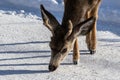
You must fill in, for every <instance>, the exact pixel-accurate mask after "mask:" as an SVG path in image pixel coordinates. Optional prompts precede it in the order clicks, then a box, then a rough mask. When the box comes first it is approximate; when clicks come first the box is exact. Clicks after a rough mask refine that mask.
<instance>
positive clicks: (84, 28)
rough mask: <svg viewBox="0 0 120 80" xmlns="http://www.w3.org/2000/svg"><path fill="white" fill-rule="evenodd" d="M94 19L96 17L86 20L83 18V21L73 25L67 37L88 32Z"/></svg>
mask: <svg viewBox="0 0 120 80" xmlns="http://www.w3.org/2000/svg"><path fill="white" fill-rule="evenodd" d="M95 21H96V18H94V17H91V18H89V19H87V20H85V21H84V22H82V23H80V24H78V25H77V26H75V27H74V28H73V30H72V33H71V35H70V36H69V38H72V39H74V38H76V37H78V36H79V35H86V34H88V33H89V32H90V31H91V30H92V29H93V27H94V26H92V25H93V24H94V23H95Z"/></svg>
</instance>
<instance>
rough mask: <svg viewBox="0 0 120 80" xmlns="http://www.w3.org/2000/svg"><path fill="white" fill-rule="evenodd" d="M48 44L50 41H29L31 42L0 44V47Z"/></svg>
mask: <svg viewBox="0 0 120 80" xmlns="http://www.w3.org/2000/svg"><path fill="white" fill-rule="evenodd" d="M49 42H50V41H31V42H19V43H8V44H0V46H12V45H25V44H40V43H49Z"/></svg>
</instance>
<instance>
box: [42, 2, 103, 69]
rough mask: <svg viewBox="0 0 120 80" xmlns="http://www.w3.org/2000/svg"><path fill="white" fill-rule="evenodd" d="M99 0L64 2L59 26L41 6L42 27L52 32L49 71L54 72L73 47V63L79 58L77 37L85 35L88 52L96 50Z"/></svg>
mask: <svg viewBox="0 0 120 80" xmlns="http://www.w3.org/2000/svg"><path fill="white" fill-rule="evenodd" d="M100 1H101V0H64V4H65V8H64V9H65V10H64V11H65V12H64V16H63V20H62V24H61V25H60V24H59V22H58V21H57V20H56V18H55V17H54V16H53V15H52V14H51V13H49V12H48V11H47V10H46V9H45V8H44V7H43V5H41V14H42V18H43V22H44V25H45V26H46V27H47V28H48V29H49V30H50V31H51V32H52V35H53V36H52V37H51V42H50V48H51V53H52V54H51V59H50V64H49V70H50V71H54V70H56V68H57V67H58V66H59V64H60V62H61V61H62V60H63V59H64V58H65V57H66V55H67V54H68V53H69V52H70V51H71V49H72V47H73V62H74V64H77V63H78V61H79V58H80V54H79V47H78V39H77V37H78V36H79V35H87V36H86V43H87V46H88V49H89V50H96V20H97V16H98V8H99V4H100Z"/></svg>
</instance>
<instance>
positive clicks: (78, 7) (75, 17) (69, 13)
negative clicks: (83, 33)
mask: <svg viewBox="0 0 120 80" xmlns="http://www.w3.org/2000/svg"><path fill="white" fill-rule="evenodd" d="M83 5H84V3H83V1H82V0H81V2H80V0H69V1H67V2H66V3H65V8H64V16H63V20H62V26H63V27H64V28H66V29H67V24H68V21H69V20H71V21H72V24H73V26H75V25H77V24H79V23H80V22H82V21H83V20H85V19H86V16H85V15H86V11H87V8H86V6H83Z"/></svg>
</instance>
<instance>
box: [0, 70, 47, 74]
mask: <svg viewBox="0 0 120 80" xmlns="http://www.w3.org/2000/svg"><path fill="white" fill-rule="evenodd" d="M40 73H49V71H48V70H0V75H20V74H40Z"/></svg>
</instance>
